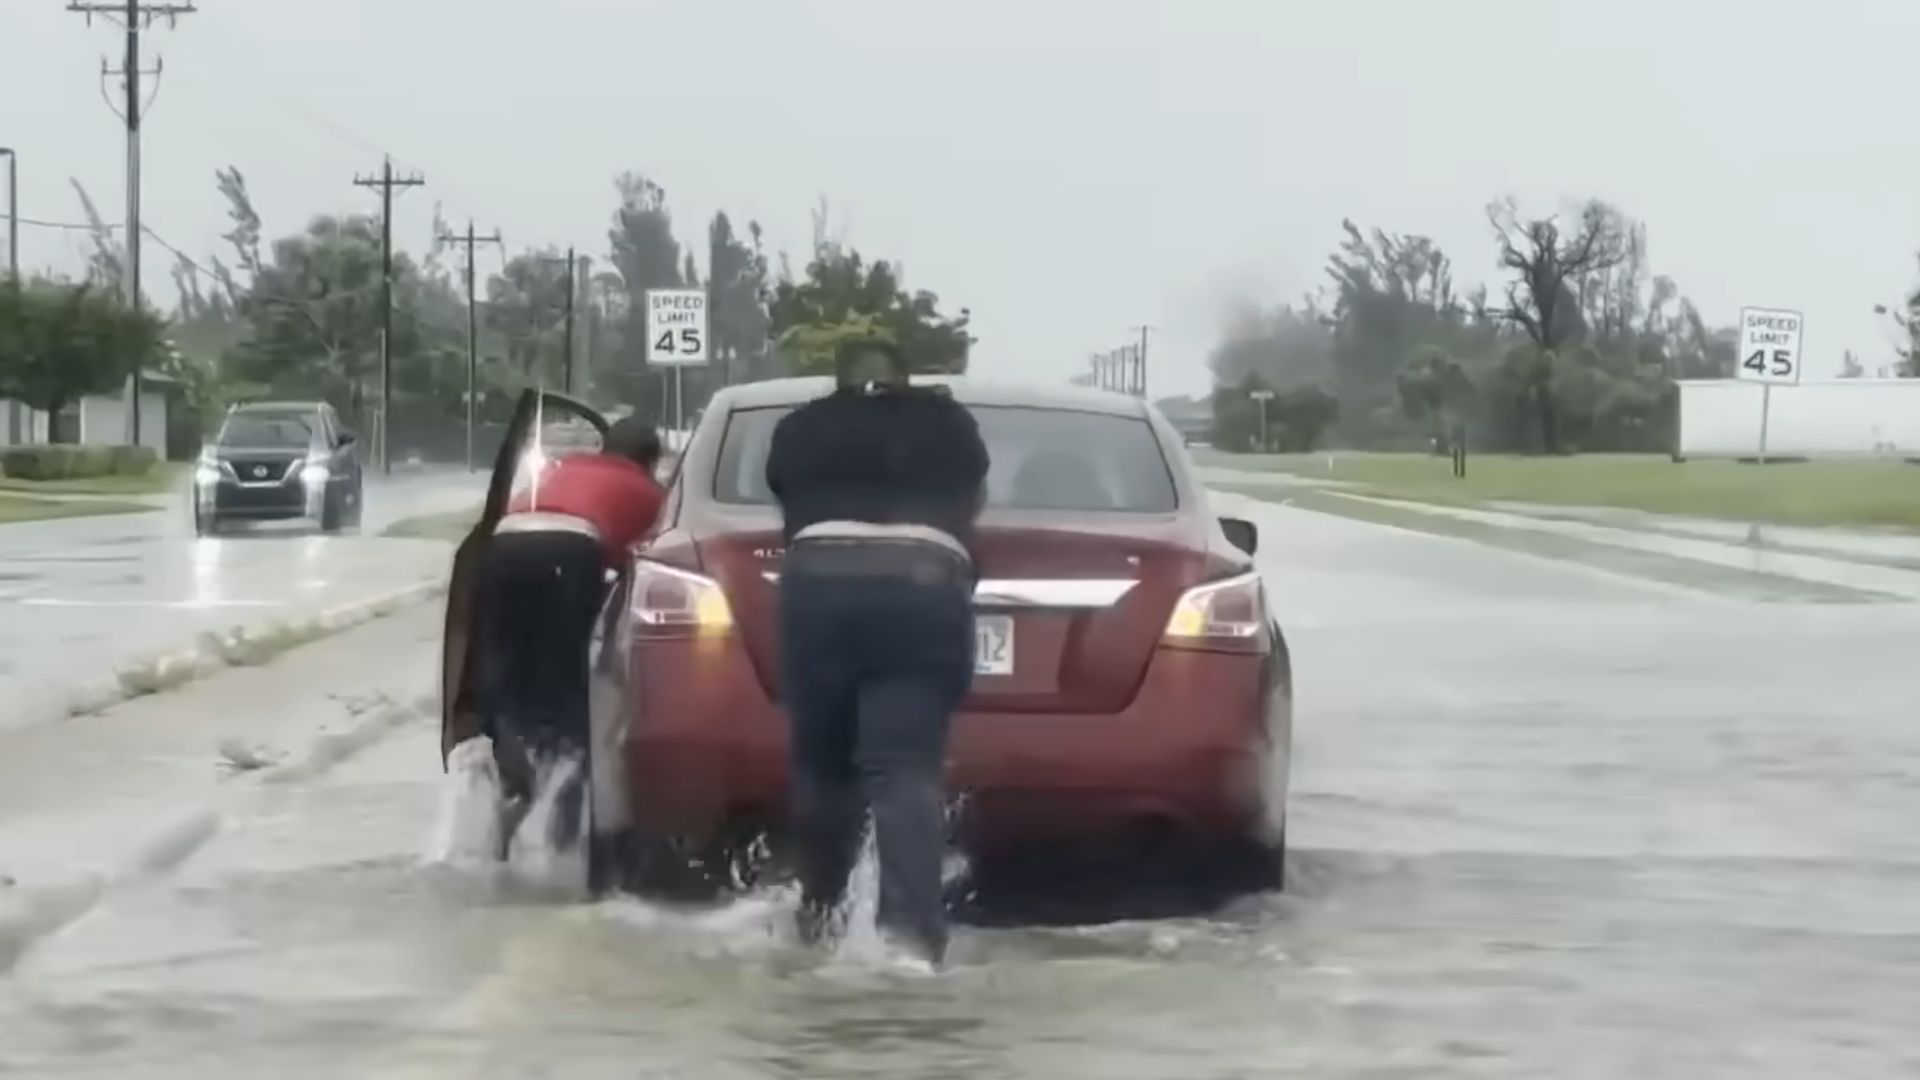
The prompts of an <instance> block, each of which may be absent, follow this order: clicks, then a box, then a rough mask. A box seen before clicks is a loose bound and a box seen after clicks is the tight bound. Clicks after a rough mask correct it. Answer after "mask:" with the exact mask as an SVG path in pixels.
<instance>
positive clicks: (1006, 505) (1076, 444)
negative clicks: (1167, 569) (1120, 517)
mask: <svg viewBox="0 0 1920 1080" xmlns="http://www.w3.org/2000/svg"><path fill="white" fill-rule="evenodd" d="M970 410H971V411H972V413H973V415H974V419H975V420H976V421H978V423H979V424H980V437H981V438H982V439H984V440H985V441H986V444H987V455H988V457H990V458H991V459H992V466H991V467H990V468H989V469H988V471H987V505H989V506H994V507H1000V508H1003V509H1009V510H1069V511H1089V512H1100V511H1107V512H1112V513H1129V514H1164V513H1170V512H1172V511H1173V510H1174V509H1176V508H1177V507H1178V506H1179V502H1180V500H1179V497H1178V496H1177V495H1176V494H1175V491H1174V485H1173V474H1172V472H1171V471H1170V470H1169V468H1168V466H1167V459H1166V455H1165V454H1164V453H1162V452H1161V449H1160V440H1159V439H1157V438H1155V437H1154V433H1153V428H1151V427H1149V426H1148V425H1147V423H1146V421H1144V420H1138V419H1134V418H1132V417H1126V416H1112V415H1108V414H1105V413H1086V412H1071V411H1067V410H1063V409H1039V408H1025V407H1016V406H971V407H970ZM791 411H792V410H791V409H790V408H785V407H781V408H764V409H744V410H741V411H739V412H736V413H734V414H733V415H732V416H731V417H729V418H728V420H727V432H726V437H725V440H724V441H723V442H722V443H721V447H720V468H719V471H718V475H716V476H715V477H714V485H713V493H714V498H716V499H718V500H719V501H721V502H724V503H749V504H755V503H760V504H764V503H772V502H773V501H774V500H773V493H772V492H770V491H768V490H767V447H768V446H769V445H770V444H771V443H772V441H773V428H774V425H775V424H777V423H779V422H780V418H781V417H783V416H785V415H786V414H787V413H789V412H791Z"/></svg>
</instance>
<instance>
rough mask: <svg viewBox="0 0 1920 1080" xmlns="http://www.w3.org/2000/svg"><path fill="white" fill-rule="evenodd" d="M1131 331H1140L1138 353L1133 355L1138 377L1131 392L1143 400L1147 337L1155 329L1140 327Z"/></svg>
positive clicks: (1144, 394)
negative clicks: (1137, 367) (1137, 368)
mask: <svg viewBox="0 0 1920 1080" xmlns="http://www.w3.org/2000/svg"><path fill="white" fill-rule="evenodd" d="M1133 329H1135V330H1138V331H1140V351H1139V353H1137V354H1136V355H1135V361H1136V362H1137V364H1138V366H1139V372H1138V377H1137V378H1136V380H1135V381H1134V387H1135V389H1134V391H1133V392H1134V393H1135V394H1136V395H1138V396H1139V397H1143V398H1144V397H1146V396H1147V335H1148V334H1150V333H1152V332H1153V330H1154V329H1155V328H1154V327H1151V326H1145V325H1142V326H1136V327H1134V328H1133Z"/></svg>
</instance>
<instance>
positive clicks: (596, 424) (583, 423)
mask: <svg viewBox="0 0 1920 1080" xmlns="http://www.w3.org/2000/svg"><path fill="white" fill-rule="evenodd" d="M606 436H607V421H606V418H605V417H603V416H601V415H600V414H599V413H598V412H595V411H594V410H593V408H592V407H590V406H588V405H587V404H586V403H584V402H580V401H575V400H574V399H572V398H570V397H566V396H565V395H562V394H556V393H552V392H550V391H542V390H528V391H525V392H524V393H522V394H521V395H520V400H519V402H517V403H516V404H515V406H514V410H513V419H512V420H510V421H508V423H507V433H506V438H505V439H503V440H502V441H501V444H500V453H499V456H497V457H496V458H495V459H494V463H493V474H492V476H491V477H489V479H488V484H487V501H486V505H485V506H484V507H483V509H482V512H481V525H482V526H483V527H485V528H487V529H489V530H491V528H492V526H493V525H494V524H495V523H497V522H498V521H499V520H500V517H501V515H502V514H504V513H505V512H506V507H507V503H508V502H509V501H510V500H511V499H512V497H513V495H514V494H515V493H516V492H518V491H520V490H522V489H523V488H525V487H527V486H529V485H531V484H532V483H534V482H535V480H536V479H537V478H538V477H539V476H540V475H541V474H542V473H543V472H544V471H545V469H546V467H547V466H548V465H549V464H551V463H552V462H553V461H555V460H557V459H558V458H561V457H565V456H567V455H569V454H576V453H594V452H597V451H598V450H599V449H600V447H601V446H602V445H604V443H605V441H606Z"/></svg>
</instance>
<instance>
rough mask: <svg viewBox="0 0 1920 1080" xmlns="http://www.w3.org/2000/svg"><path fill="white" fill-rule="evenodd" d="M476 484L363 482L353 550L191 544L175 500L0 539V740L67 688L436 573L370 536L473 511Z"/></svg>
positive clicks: (236, 536)
mask: <svg viewBox="0 0 1920 1080" xmlns="http://www.w3.org/2000/svg"><path fill="white" fill-rule="evenodd" d="M479 484H480V481H478V480H475V479H472V478H469V477H468V476H467V475H466V474H464V473H458V472H451V473H449V472H439V473H429V474H424V475H419V476H411V477H396V478H395V479H394V480H391V481H386V482H381V481H378V480H376V479H375V478H372V477H370V478H369V479H368V486H367V492H366V498H367V508H366V518H365V522H364V527H363V529H362V532H361V534H360V535H357V536H356V535H341V536H324V535H319V534H317V533H313V532H311V531H310V530H309V529H307V528H306V527H304V526H303V525H302V524H300V523H288V524H282V523H265V524H260V525H256V526H252V527H250V528H246V529H239V530H234V531H232V532H230V533H228V534H225V535H222V536H220V537H217V538H209V539H196V538H195V537H194V535H193V528H192V522H191V519H190V516H189V514H188V512H187V509H186V505H187V504H186V502H185V496H184V495H181V496H180V497H179V498H178V499H175V500H172V501H170V502H168V503H167V504H166V505H165V506H164V508H163V509H160V510H157V511H155V512H151V513H144V514H122V515H115V516H108V517H93V518H72V519H66V520H59V521H49V522H40V523H32V524H27V525H13V526H8V527H6V528H4V529H0V700H4V701H7V702H8V703H9V706H8V707H6V708H5V709H4V710H0V727H5V726H7V725H6V721H8V720H9V719H13V718H17V717H24V718H25V721H24V722H38V720H39V718H40V717H41V716H42V714H49V715H58V714H59V712H60V710H59V708H58V703H59V700H60V699H61V698H63V697H65V696H67V695H69V694H71V692H72V688H73V687H75V686H77V685H83V684H88V683H91V682H95V681H98V680H99V679H100V678H101V677H102V676H104V675H110V674H111V672H112V669H113V667H114V666H116V665H121V664H125V663H128V662H131V661H134V660H137V659H141V658H145V657H150V656H152V655H154V654H158V653H164V652H168V651H172V650H177V649H181V648H185V647H188V646H191V645H192V644H194V642H195V640H196V638H197V637H198V636H199V635H200V634H202V633H206V632H208V631H217V630H225V629H227V628H229V627H231V626H233V625H235V624H239V623H245V622H248V621H254V620H259V619H261V618H263V617H272V616H275V615H278V614H281V613H290V612H296V611H303V610H314V609H322V608H325V607H327V606H330V605H334V604H339V603H342V602H346V601H349V600H355V599H360V598H363V597H369V596H375V595H379V594H380V593H382V592H387V591H392V590H395V589H399V588H402V587H404V586H406V585H409V584H411V583H414V582H417V581H420V580H422V579H423V578H427V577H431V576H433V575H435V574H438V573H442V572H444V569H445V565H446V554H445V551H444V550H443V549H442V548H440V547H439V546H438V545H433V544H422V543H417V542H412V541H404V540H389V539H382V538H380V537H379V533H380V531H381V530H382V529H384V528H385V527H386V526H387V525H388V524H391V523H392V522H393V521H395V520H398V519H400V518H402V517H406V516H410V515H414V514H421V513H433V512H444V511H449V510H454V509H459V508H461V507H463V506H466V505H471V504H472V503H474V502H475V501H476V500H477V498H478V492H479ZM16 722H20V721H16Z"/></svg>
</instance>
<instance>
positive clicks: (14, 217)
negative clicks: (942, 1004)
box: [0, 146, 20, 281]
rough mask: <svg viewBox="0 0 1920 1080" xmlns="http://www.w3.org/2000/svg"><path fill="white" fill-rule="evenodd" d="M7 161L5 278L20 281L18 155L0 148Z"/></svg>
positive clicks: (2, 147)
mask: <svg viewBox="0 0 1920 1080" xmlns="http://www.w3.org/2000/svg"><path fill="white" fill-rule="evenodd" d="M0 157H5V158H6V159H7V276H8V277H10V278H12V279H13V280H14V281H19V280H20V155H19V154H16V153H14V152H13V149H12V148H11V147H6V146H0Z"/></svg>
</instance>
